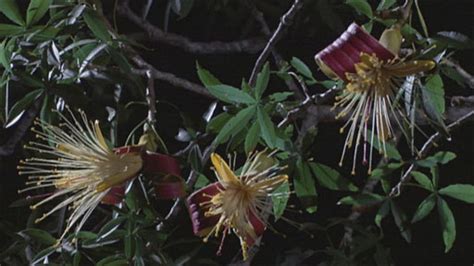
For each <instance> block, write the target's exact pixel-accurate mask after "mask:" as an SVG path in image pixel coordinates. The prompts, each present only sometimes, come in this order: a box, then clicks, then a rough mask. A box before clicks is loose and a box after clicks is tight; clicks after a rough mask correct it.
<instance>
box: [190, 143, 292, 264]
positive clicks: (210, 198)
mask: <svg viewBox="0 0 474 266" xmlns="http://www.w3.org/2000/svg"><path fill="white" fill-rule="evenodd" d="M211 161H212V164H213V165H214V172H215V174H216V177H217V180H218V181H217V182H215V183H212V184H210V185H208V186H206V187H204V188H201V189H199V190H197V191H195V192H194V193H193V194H191V195H190V196H189V197H188V200H187V203H188V210H189V213H190V216H191V220H192V223H193V231H194V233H195V234H196V235H198V236H200V237H204V241H205V242H207V240H208V238H209V237H210V236H212V235H214V236H215V237H218V236H219V233H220V232H222V242H223V241H224V238H225V236H226V235H227V234H229V233H230V231H231V230H232V231H233V232H234V233H235V234H236V235H237V237H238V238H239V239H240V244H241V247H242V256H243V258H244V260H245V259H247V250H248V248H249V247H250V246H252V245H253V244H254V243H255V241H256V240H257V238H258V237H259V236H261V235H262V234H263V231H264V230H265V227H266V223H267V219H268V216H269V214H271V213H272V211H273V209H272V202H271V200H270V197H271V196H272V191H273V190H275V189H276V188H277V187H279V186H280V185H281V184H283V183H284V182H288V176H287V175H277V172H278V171H279V170H281V169H283V168H281V167H278V166H277V165H276V164H275V162H274V160H273V159H272V158H270V155H267V154H266V153H265V152H259V153H254V154H252V155H250V156H249V157H248V158H247V161H246V162H245V164H244V165H243V167H242V170H241V172H240V174H239V175H237V174H235V173H234V171H233V170H232V169H231V167H229V165H228V164H227V163H226V162H225V161H224V160H223V159H222V158H221V157H220V156H219V155H217V154H215V153H213V154H212V155H211ZM234 164H235V159H234ZM221 247H222V244H221ZM221 247H220V248H219V251H218V253H220V249H221Z"/></svg>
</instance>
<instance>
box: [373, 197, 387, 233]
mask: <svg viewBox="0 0 474 266" xmlns="http://www.w3.org/2000/svg"><path fill="white" fill-rule="evenodd" d="M389 211H390V201H388V200H386V201H384V203H383V204H382V206H380V208H379V210H378V211H377V214H376V215H375V219H374V220H375V224H376V225H377V226H378V227H379V228H382V220H383V218H385V217H387V215H388V212H389Z"/></svg>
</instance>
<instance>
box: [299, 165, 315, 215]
mask: <svg viewBox="0 0 474 266" xmlns="http://www.w3.org/2000/svg"><path fill="white" fill-rule="evenodd" d="M296 171H297V175H296V177H295V178H294V179H293V184H294V187H295V192H296V196H298V198H299V199H300V201H301V203H302V204H303V206H305V207H306V211H308V212H309V213H314V212H316V210H317V209H318V207H317V196H318V193H317V192H316V184H315V182H314V179H313V177H312V176H311V172H310V169H309V167H308V165H307V164H305V163H303V162H302V161H301V160H298V161H297V163H296Z"/></svg>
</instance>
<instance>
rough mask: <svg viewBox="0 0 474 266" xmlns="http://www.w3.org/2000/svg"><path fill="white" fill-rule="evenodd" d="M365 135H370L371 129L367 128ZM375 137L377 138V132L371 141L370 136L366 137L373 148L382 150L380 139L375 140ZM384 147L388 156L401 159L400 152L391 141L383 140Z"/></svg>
mask: <svg viewBox="0 0 474 266" xmlns="http://www.w3.org/2000/svg"><path fill="white" fill-rule="evenodd" d="M367 136H372V131H371V130H367ZM377 139H378V137H377V134H374V139H373V141H372V138H371V137H369V138H368V141H369V143H370V145H372V146H373V147H374V148H375V149H377V150H379V151H383V145H382V141H377ZM385 149H386V151H387V157H388V158H392V159H395V160H397V161H400V160H402V156H401V155H400V152H398V150H397V148H396V147H395V146H394V145H392V144H391V143H389V142H385Z"/></svg>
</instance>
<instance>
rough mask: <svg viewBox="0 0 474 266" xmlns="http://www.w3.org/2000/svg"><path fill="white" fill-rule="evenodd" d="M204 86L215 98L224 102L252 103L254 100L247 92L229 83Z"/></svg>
mask: <svg viewBox="0 0 474 266" xmlns="http://www.w3.org/2000/svg"><path fill="white" fill-rule="evenodd" d="M206 88H207V89H208V90H209V92H210V93H211V94H212V95H214V96H215V97H216V98H217V99H219V100H221V101H223V102H226V103H245V104H254V103H255V102H256V101H255V99H254V98H252V96H250V95H249V94H248V93H246V92H244V91H241V90H239V89H237V88H235V87H232V86H229V85H225V84H220V85H212V86H206Z"/></svg>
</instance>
